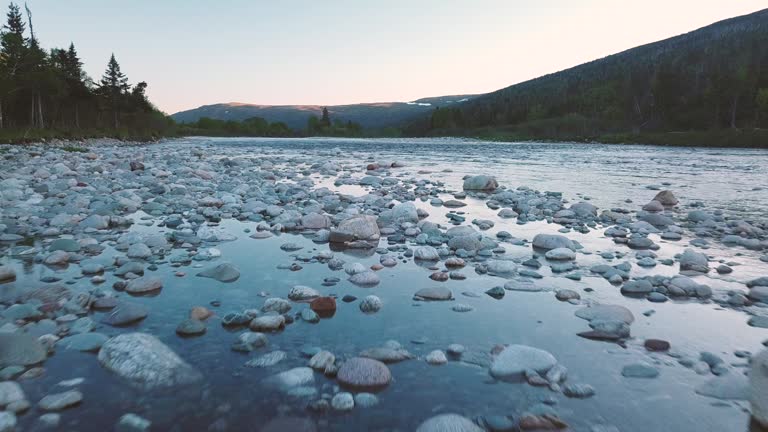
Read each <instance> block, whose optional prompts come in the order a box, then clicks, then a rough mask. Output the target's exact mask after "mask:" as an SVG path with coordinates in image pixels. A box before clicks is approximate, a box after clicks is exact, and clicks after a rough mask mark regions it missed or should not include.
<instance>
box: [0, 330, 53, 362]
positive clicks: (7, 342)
mask: <svg viewBox="0 0 768 432" xmlns="http://www.w3.org/2000/svg"><path fill="white" fill-rule="evenodd" d="M46 357H47V354H46V352H45V349H44V348H43V345H42V344H41V343H40V342H39V341H38V340H37V339H36V338H34V337H33V336H31V335H29V334H26V333H2V332H0V368H4V367H6V366H30V365H34V364H37V363H42V362H43V361H44V360H45V359H46Z"/></svg>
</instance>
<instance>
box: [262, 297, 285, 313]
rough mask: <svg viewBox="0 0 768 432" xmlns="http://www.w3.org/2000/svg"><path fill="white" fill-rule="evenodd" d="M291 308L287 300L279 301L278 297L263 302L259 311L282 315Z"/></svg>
mask: <svg viewBox="0 0 768 432" xmlns="http://www.w3.org/2000/svg"><path fill="white" fill-rule="evenodd" d="M291 308H292V306H291V303H290V302H289V301H288V300H285V299H281V298H279V297H272V298H268V299H267V300H265V301H264V305H263V306H262V307H261V311H262V312H275V313H278V314H284V313H286V312H288V311H289V310H291Z"/></svg>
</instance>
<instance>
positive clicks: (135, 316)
mask: <svg viewBox="0 0 768 432" xmlns="http://www.w3.org/2000/svg"><path fill="white" fill-rule="evenodd" d="M148 314H149V309H148V308H147V307H146V306H144V305H141V304H138V303H129V302H120V303H118V305H117V306H116V307H115V308H114V309H112V310H111V311H110V312H109V313H107V314H105V315H104V317H103V318H102V319H101V322H102V323H104V324H108V325H111V326H114V327H122V326H127V325H131V324H135V323H137V322H139V321H141V320H143V319H144V318H146V317H147V315H148Z"/></svg>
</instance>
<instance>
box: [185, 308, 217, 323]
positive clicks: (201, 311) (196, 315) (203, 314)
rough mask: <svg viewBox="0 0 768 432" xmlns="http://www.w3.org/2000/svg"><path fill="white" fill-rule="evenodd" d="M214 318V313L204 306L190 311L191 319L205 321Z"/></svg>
mask: <svg viewBox="0 0 768 432" xmlns="http://www.w3.org/2000/svg"><path fill="white" fill-rule="evenodd" d="M212 316H213V312H211V311H210V310H208V308H206V307H203V306H195V307H193V308H192V309H191V310H190V311H189V317H190V318H191V319H195V320H200V321H204V320H207V319H208V318H210V317H212Z"/></svg>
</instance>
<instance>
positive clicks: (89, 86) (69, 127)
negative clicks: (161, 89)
mask: <svg viewBox="0 0 768 432" xmlns="http://www.w3.org/2000/svg"><path fill="white" fill-rule="evenodd" d="M24 15H26V20H25V16H24ZM0 38H1V40H0V42H1V46H0V139H2V140H24V139H26V138H28V139H36V138H43V137H48V136H57V137H61V136H72V137H84V136H103V135H112V136H122V137H141V138H149V137H152V136H157V135H161V134H164V133H165V132H166V131H167V130H168V129H169V128H170V127H171V126H172V121H170V119H168V118H167V117H166V116H165V115H164V114H163V113H161V112H159V111H158V110H157V109H155V107H153V106H152V104H151V103H150V102H149V100H148V99H147V96H146V89H147V84H146V83H145V82H139V83H136V84H134V85H131V84H130V83H129V82H128V78H127V77H126V76H125V75H124V74H123V73H122V72H121V70H120V65H119V64H118V62H117V60H116V59H115V56H114V55H113V56H112V57H111V58H110V59H109V61H108V62H106V60H107V59H104V60H105V63H106V70H105V72H104V75H103V76H102V77H101V79H100V80H99V81H94V80H93V79H91V78H90V77H89V76H88V75H87V74H86V73H85V72H84V71H83V68H82V66H83V64H82V62H81V61H80V58H79V57H78V54H77V50H76V49H75V46H74V44H70V45H69V47H68V48H53V49H51V50H50V51H46V50H44V49H43V48H42V46H41V43H40V41H39V40H38V39H37V37H36V35H35V29H34V26H33V21H32V13H31V11H30V10H29V9H28V8H26V7H25V13H24V14H22V12H21V10H20V8H19V6H18V5H16V4H14V3H11V4H10V6H9V9H8V13H7V19H6V23H5V24H4V25H3V27H2V34H1V36H0Z"/></svg>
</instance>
